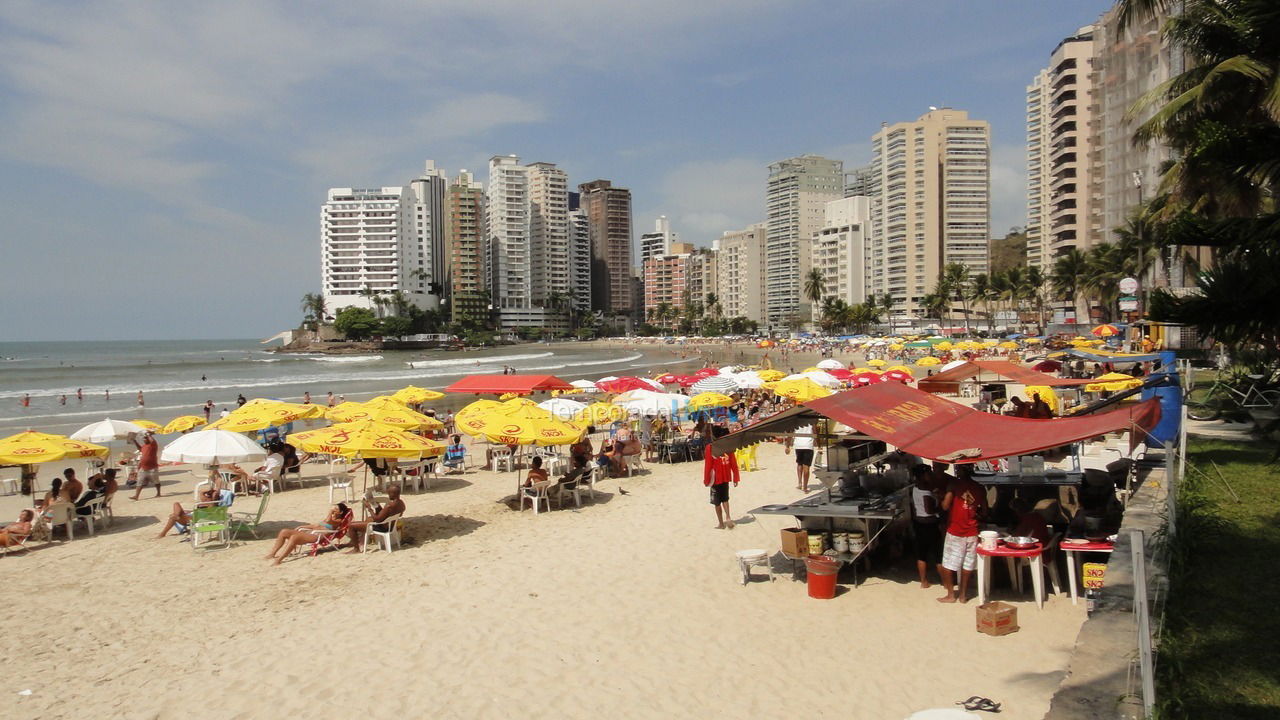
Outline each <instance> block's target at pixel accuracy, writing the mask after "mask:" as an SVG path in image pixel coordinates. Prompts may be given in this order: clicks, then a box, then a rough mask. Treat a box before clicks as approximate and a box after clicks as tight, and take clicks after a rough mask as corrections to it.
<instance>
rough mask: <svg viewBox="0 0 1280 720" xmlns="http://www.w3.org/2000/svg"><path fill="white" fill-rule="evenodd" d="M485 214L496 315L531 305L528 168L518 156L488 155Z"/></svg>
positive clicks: (491, 292)
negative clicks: (521, 162)
mask: <svg viewBox="0 0 1280 720" xmlns="http://www.w3.org/2000/svg"><path fill="white" fill-rule="evenodd" d="M485 217H486V223H485V229H486V235H487V246H488V248H487V250H488V252H487V254H488V257H489V267H488V270H489V283H488V285H489V296H490V301H491V302H492V304H493V307H494V308H495V309H496V310H497V311H498V313H499V316H500V317H501V316H502V315H503V311H506V310H516V311H518V310H527V309H529V308H530V307H532V303H531V295H532V278H531V275H532V264H531V258H530V252H529V168H527V167H525V166H523V165H521V164H520V158H519V157H517V156H515V155H495V156H494V157H492V158H490V159H489V187H488V191H487V193H486V205H485ZM516 314H518V313H516ZM507 325H508V323H506V322H505V321H503V326H504V327H505V326H507Z"/></svg>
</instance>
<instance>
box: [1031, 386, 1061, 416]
mask: <svg viewBox="0 0 1280 720" xmlns="http://www.w3.org/2000/svg"><path fill="white" fill-rule="evenodd" d="M1037 397H1039V398H1041V399H1043V400H1044V404H1045V405H1048V406H1049V409H1050V410H1052V411H1054V412H1055V413H1056V412H1058V395H1057V394H1056V393H1054V392H1053V390H1052V389H1050V388H1047V387H1045V386H1043V385H1028V386H1027V399H1033V398H1037Z"/></svg>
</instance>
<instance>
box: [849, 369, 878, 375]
mask: <svg viewBox="0 0 1280 720" xmlns="http://www.w3.org/2000/svg"><path fill="white" fill-rule="evenodd" d="M849 372H851V373H853V374H854V375H857V374H858V373H864V372H876V371H875V370H872V369H871V368H869V367H857V368H854V369H852V370H850V371H849Z"/></svg>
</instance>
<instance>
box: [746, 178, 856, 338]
mask: <svg viewBox="0 0 1280 720" xmlns="http://www.w3.org/2000/svg"><path fill="white" fill-rule="evenodd" d="M844 180H845V178H844V165H843V163H841V162H840V161H839V160H829V159H827V158H824V157H820V156H818V155H802V156H800V157H794V158H788V159H786V160H782V161H780V162H776V163H773V164H772V165H770V166H769V184H768V189H767V192H766V195H765V204H766V217H767V221H766V227H767V231H766V232H767V238H766V244H765V256H766V260H767V262H766V269H765V311H766V318H765V320H766V322H767V323H768V324H769V325H777V326H782V325H785V324H788V323H790V322H792V321H793V320H807V319H808V318H809V317H810V312H809V307H808V305H809V302H808V300H807V299H805V298H803V297H802V292H801V290H802V288H803V286H804V277H805V275H807V274H808V272H809V261H810V258H811V254H810V252H809V247H808V246H809V243H810V242H811V240H812V238H813V233H814V232H815V231H817V230H818V229H819V228H820V227H822V221H823V213H824V211H825V207H826V203H827V202H829V201H831V200H839V199H840V198H841V197H843V196H844Z"/></svg>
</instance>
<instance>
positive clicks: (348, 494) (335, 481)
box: [325, 472, 356, 505]
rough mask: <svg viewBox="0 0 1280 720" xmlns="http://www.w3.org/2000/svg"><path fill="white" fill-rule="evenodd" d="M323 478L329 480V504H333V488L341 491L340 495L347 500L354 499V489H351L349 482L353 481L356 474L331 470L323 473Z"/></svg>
mask: <svg viewBox="0 0 1280 720" xmlns="http://www.w3.org/2000/svg"><path fill="white" fill-rule="evenodd" d="M325 479H326V480H328V481H329V504H330V505H332V504H333V494H334V491H335V490H341V491H342V497H343V499H344V500H346V501H347V502H354V501H355V497H356V496H355V491H354V490H352V489H351V484H352V483H353V482H355V479H356V476H355V475H350V474H348V473H346V472H333V473H329V474H328V475H325Z"/></svg>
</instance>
